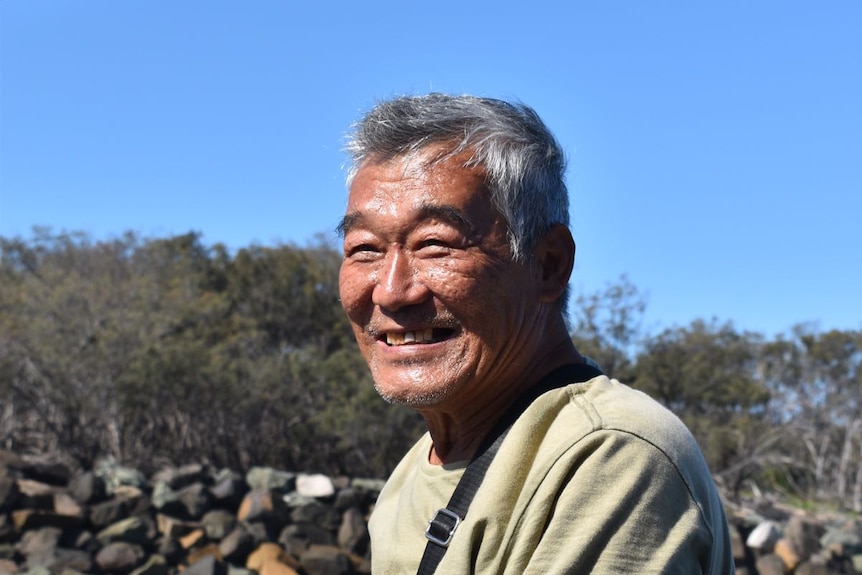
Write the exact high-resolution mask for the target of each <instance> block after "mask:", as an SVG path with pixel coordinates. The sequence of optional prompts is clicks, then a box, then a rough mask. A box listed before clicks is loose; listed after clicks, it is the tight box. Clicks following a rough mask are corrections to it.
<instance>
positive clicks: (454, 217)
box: [419, 204, 476, 234]
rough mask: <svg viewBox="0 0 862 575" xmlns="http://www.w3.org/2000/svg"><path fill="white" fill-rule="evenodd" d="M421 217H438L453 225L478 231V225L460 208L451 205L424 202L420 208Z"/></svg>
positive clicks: (426, 218)
mask: <svg viewBox="0 0 862 575" xmlns="http://www.w3.org/2000/svg"><path fill="white" fill-rule="evenodd" d="M419 215H420V218H421V219H423V220H430V219H437V220H441V221H443V222H445V223H447V224H449V225H451V226H453V227H456V228H460V229H461V230H463V231H465V232H468V233H471V234H472V233H473V232H475V231H476V226H474V225H473V222H471V221H470V219H469V218H468V217H467V216H466V215H465V214H464V212H462V211H461V210H459V209H458V208H456V207H455V206H450V205H439V204H424V205H423V206H422V207H421V208H420V209H419Z"/></svg>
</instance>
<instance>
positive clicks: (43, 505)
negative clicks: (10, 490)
mask: <svg viewBox="0 0 862 575" xmlns="http://www.w3.org/2000/svg"><path fill="white" fill-rule="evenodd" d="M56 492H57V488H56V487H54V486H52V485H48V484H47V483H41V482H39V481H33V480H32V479H19V480H18V504H17V505H18V507H26V508H28V509H44V510H53V509H54V493H56Z"/></svg>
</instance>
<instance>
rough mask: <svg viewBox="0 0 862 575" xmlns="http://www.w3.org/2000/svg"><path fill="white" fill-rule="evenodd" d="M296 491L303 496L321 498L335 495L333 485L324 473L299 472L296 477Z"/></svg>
mask: <svg viewBox="0 0 862 575" xmlns="http://www.w3.org/2000/svg"><path fill="white" fill-rule="evenodd" d="M296 492H297V493H299V494H300V495H304V496H305V497H315V498H318V499H322V498H327V497H332V496H333V495H335V485H334V484H333V483H332V480H331V479H330V478H329V477H327V476H326V475H322V474H320V473H316V474H311V475H309V474H305V473H300V474H299V475H297V477H296Z"/></svg>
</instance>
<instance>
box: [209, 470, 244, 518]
mask: <svg viewBox="0 0 862 575" xmlns="http://www.w3.org/2000/svg"><path fill="white" fill-rule="evenodd" d="M248 491H249V487H248V483H246V481H245V478H244V477H243V476H242V475H240V474H239V473H236V472H234V471H231V470H230V469H222V470H221V471H219V473H218V474H217V475H216V478H215V484H214V485H213V486H212V487H210V495H211V496H212V501H213V505H215V506H217V507H220V508H222V509H229V510H231V511H235V510H236V508H237V507H239V504H240V502H241V501H242V498H243V497H244V496H245V494H246V493H248Z"/></svg>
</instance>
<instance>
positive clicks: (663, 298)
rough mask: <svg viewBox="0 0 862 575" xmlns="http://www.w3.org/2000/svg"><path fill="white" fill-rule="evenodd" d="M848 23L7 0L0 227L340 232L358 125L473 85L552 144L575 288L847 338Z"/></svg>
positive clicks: (663, 314)
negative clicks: (560, 151) (562, 173)
mask: <svg viewBox="0 0 862 575" xmlns="http://www.w3.org/2000/svg"><path fill="white" fill-rule="evenodd" d="M860 30H862V2H859V1H858V0H829V1H826V2H819V3H814V2H799V1H794V0H763V1H758V2H747V1H745V2H743V1H741V0H730V1H727V2H709V3H707V2H683V1H660V0H656V1H652V2H644V1H635V0H630V1H612V0H609V1H605V2H595V1H593V2H582V1H578V0H571V1H562V0H557V1H553V2H548V1H542V0H537V1H534V2H518V3H515V2H510V1H507V0H495V1H493V2H491V1H487V0H478V1H457V2H456V1H452V0H438V1H436V2H433V3H432V2H405V1H400V2H395V1H391V2H383V1H379V0H369V1H366V2H354V1H350V2H348V1H343V2H326V1H321V2H317V3H313V2H296V1H291V0H249V1H246V2H237V1H231V2H227V1H224V0H207V1H202V0H181V1H177V0H0V236H5V237H11V236H23V237H28V236H29V235H30V233H31V232H30V230H31V228H32V227H33V226H35V225H40V226H50V227H51V228H53V229H54V231H63V230H65V231H73V230H74V231H85V232H89V233H91V234H92V235H93V236H94V238H96V239H101V238H111V237H115V236H118V235H120V234H121V233H123V232H124V231H127V230H133V231H137V232H139V233H141V234H142V235H144V236H146V237H164V236H167V235H171V234H181V233H185V232H188V231H198V232H200V233H202V234H203V241H204V242H205V243H208V244H214V243H216V242H220V243H224V244H226V245H228V246H229V247H232V248H239V247H244V246H248V245H250V244H252V243H257V244H262V245H273V244H276V243H278V242H285V243H286V242H291V243H296V244H299V245H304V244H305V243H306V242H309V241H310V240H311V239H312V238H313V237H314V235H315V234H318V233H324V234H327V235H330V236H332V237H334V234H333V232H332V230H333V228H334V226H335V224H336V223H337V222H338V219H339V218H340V216H341V215H342V212H343V208H344V204H345V189H344V185H343V176H344V173H343V170H342V164H343V162H344V159H345V157H344V155H343V153H342V146H343V143H344V135H345V133H346V132H347V130H348V128H349V125H350V123H351V122H353V121H355V120H356V119H357V118H358V117H359V115H360V114H361V113H362V111H364V110H366V109H368V107H370V106H371V105H372V104H373V103H374V101H375V100H377V99H380V98H385V97H387V96H392V95H397V94H405V93H407V94H416V93H424V92H428V91H432V90H433V91H442V92H450V93H473V94H477V95H482V96H492V97H498V98H506V99H517V100H521V101H523V102H524V103H526V104H528V105H531V106H532V107H534V108H535V109H536V110H537V111H538V112H539V114H540V115H541V116H542V117H543V118H544V119H545V121H546V122H547V123H548V125H549V126H550V127H551V129H552V130H553V131H554V132H555V134H556V135H557V137H558V138H559V140H560V141H561V143H562V145H563V147H564V148H565V150H566V153H567V155H568V157H569V172H568V183H569V187H570V191H571V201H572V207H571V214H572V223H573V232H574V235H575V239H576V241H577V243H578V256H577V262H576V266H575V273H574V277H573V280H572V285H573V288H574V289H575V290H576V292H577V291H580V290H584V291H587V292H591V291H595V290H598V289H601V288H602V287H604V286H605V285H606V284H608V283H610V282H614V281H616V280H617V279H618V278H619V277H620V276H621V275H622V274H627V275H628V276H629V278H630V280H631V281H632V283H634V284H635V285H636V286H637V287H638V288H640V289H641V290H642V291H643V292H645V293H646V294H647V296H648V302H649V303H648V309H647V318H646V319H647V324H648V327H649V328H650V330H651V331H655V330H658V329H661V328H664V327H671V326H675V325H687V324H688V323H689V322H691V321H692V320H693V319H695V318H703V319H707V320H708V319H711V318H716V319H718V320H719V321H726V320H731V321H733V323H734V325H735V326H736V327H737V328H739V329H747V330H753V331H758V332H761V333H764V334H765V335H767V336H772V335H774V334H776V333H779V332H785V331H787V330H788V329H789V328H790V327H791V326H793V325H795V324H797V323H800V322H818V324H819V326H820V328H821V329H832V328H837V329H862V265H860V264H862V255H860V254H862V224H860V219H862V32H860Z"/></svg>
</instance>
